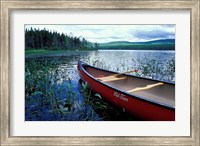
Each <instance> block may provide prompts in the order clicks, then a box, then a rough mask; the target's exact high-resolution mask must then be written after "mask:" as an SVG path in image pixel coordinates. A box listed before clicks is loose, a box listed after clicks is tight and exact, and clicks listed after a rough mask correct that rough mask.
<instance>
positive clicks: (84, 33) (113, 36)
mask: <svg viewBox="0 0 200 146" xmlns="http://www.w3.org/2000/svg"><path fill="white" fill-rule="evenodd" d="M31 27H33V28H36V29H44V28H45V29H46V30H49V31H57V32H59V33H64V34H68V35H69V34H73V35H74V36H81V37H84V38H86V39H87V40H89V41H91V42H98V43H103V42H110V41H131V42H137V41H149V40H156V39H171V38H175V25H26V26H25V28H27V29H30V28H31Z"/></svg>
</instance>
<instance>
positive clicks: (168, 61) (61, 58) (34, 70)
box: [25, 50, 175, 121]
mask: <svg viewBox="0 0 200 146" xmlns="http://www.w3.org/2000/svg"><path fill="white" fill-rule="evenodd" d="M79 60H81V61H83V62H86V63H88V64H90V65H93V66H96V67H99V68H104V69H108V70H112V71H116V72H126V71H130V70H135V69H136V70H139V71H138V72H137V73H135V74H134V75H136V76H141V77H147V78H153V79H158V80H163V81H167V82H173V83H174V82H175V51H138V50H130V51H124V50H117V51H116V50H109V51H108V50H101V51H74V52H72V51H70V52H66V53H64V54H58V55H56V56H46V57H38V58H37V57H36V58H26V62H25V64H26V69H25V73H26V91H25V92H26V108H25V109H26V120H28V121H30V120H36V121H37V120H40V121H41V120H45V121H46V120H47V121H48V120H72V121H78V120H81V121H82V120H116V121H118V120H134V118H131V117H130V115H127V113H126V114H125V113H123V112H122V111H119V110H118V111H114V109H113V108H110V106H109V108H108V104H107V103H105V104H104V103H102V102H101V104H104V105H105V106H107V107H106V108H105V109H106V110H105V109H103V110H102V109H98V108H93V107H94V106H95V105H94V106H92V108H91V107H89V110H88V105H86V106H83V105H82V102H83V100H84V97H86V96H84V95H83V93H81V92H80V90H82V89H80V87H82V85H81V84H80V83H79V75H78V71H77V63H78V61H79ZM48 66H49V67H48ZM44 70H45V71H46V72H45V71H44ZM43 72H45V73H43ZM42 74H44V76H43V77H41V76H42ZM47 74H48V78H47V79H46V75H47ZM44 78H45V79H44ZM47 81H48V84H47V83H46V82H47ZM69 82H70V84H69ZM30 88H31V90H30ZM32 88H33V89H32ZM50 93H51V94H50ZM45 96H48V97H51V98H53V99H56V101H54V100H52V99H51V102H50V103H46V102H44V99H42V100H41V98H45ZM30 97H31V98H30ZM33 97H34V98H39V99H37V103H35V102H36V101H35V100H33ZM69 98H73V99H74V100H76V102H74V101H73V107H75V108H73V109H71V107H70V108H69V107H68V109H67V110H66V104H67V102H69V101H70V103H71V102H72V100H70V99H69ZM75 98H76V99H75ZM66 99H67V100H68V101H66ZM45 101H46V99H45ZM58 101H59V102H58ZM61 101H62V103H60V102H61ZM41 102H42V103H43V104H42V106H44V108H40V107H41ZM98 102H99V101H98ZM55 103H56V107H59V110H60V109H62V108H63V109H65V111H62V112H66V113H65V114H64V115H65V116H58V112H56V113H54V114H52V111H54V112H55V111H57V110H58V109H55ZM58 103H59V104H58ZM77 103H78V104H77ZM80 103H81V104H80ZM51 104H52V105H51ZM39 105H40V106H39ZM50 105H51V106H52V107H53V109H52V107H50ZM80 105H81V106H80ZM98 106H99V105H98ZM105 106H104V107H105ZM30 107H31V108H30ZM37 108H39V109H40V111H36V112H35V111H34V110H37ZM83 109H84V110H83ZM50 111H51V112H50ZM83 111H85V112H87V113H89V114H86V115H85V113H83ZM88 111H89V112H88ZM62 112H61V114H62ZM102 112H103V115H101V114H102ZM109 112H111V113H109ZM30 113H38V114H39V115H34V114H30ZM69 113H70V114H69ZM113 113H115V114H116V115H115V116H113V115H114V114H113ZM43 115H45V117H44V116H43ZM66 115H67V116H66ZM75 115H76V116H75ZM66 117H67V118H66Z"/></svg>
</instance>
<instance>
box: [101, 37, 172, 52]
mask: <svg viewBox="0 0 200 146" xmlns="http://www.w3.org/2000/svg"><path fill="white" fill-rule="evenodd" d="M99 49H101V50H109V49H110V50H114V49H117V50H175V39H162V40H154V41H148V42H128V41H115V42H109V43H102V44H99Z"/></svg>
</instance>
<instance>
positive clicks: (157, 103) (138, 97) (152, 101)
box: [78, 61, 175, 110]
mask: <svg viewBox="0 0 200 146" xmlns="http://www.w3.org/2000/svg"><path fill="white" fill-rule="evenodd" d="M78 64H80V68H81V70H82V71H83V72H84V73H85V74H87V76H89V77H90V78H92V79H93V80H95V81H96V82H98V83H99V84H103V85H104V86H106V87H108V88H111V89H113V90H116V91H118V92H121V93H123V94H125V95H127V96H128V97H130V98H136V99H139V100H143V101H145V102H150V103H152V104H155V105H158V106H162V107H165V108H168V109H170V110H175V107H174V106H171V105H167V104H164V103H161V102H158V101H155V100H151V99H147V98H145V97H142V96H138V95H135V94H134V93H132V94H130V93H128V92H125V91H123V90H120V89H118V88H115V87H113V86H111V85H108V84H106V83H104V82H101V81H99V80H98V79H96V78H94V77H93V76H92V75H91V74H89V73H88V72H87V71H86V70H85V68H84V67H87V66H88V67H91V68H94V69H97V70H101V71H106V72H110V73H115V74H116V73H117V72H113V71H109V70H105V69H101V68H97V67H94V66H91V65H88V64H86V63H84V62H82V61H79V62H78ZM126 76H129V77H135V78H141V79H145V80H151V81H156V82H162V83H165V84H171V85H175V84H174V83H171V82H166V81H160V80H154V79H149V78H144V77H137V76H134V75H126Z"/></svg>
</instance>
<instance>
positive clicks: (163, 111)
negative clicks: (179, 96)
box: [78, 61, 175, 121]
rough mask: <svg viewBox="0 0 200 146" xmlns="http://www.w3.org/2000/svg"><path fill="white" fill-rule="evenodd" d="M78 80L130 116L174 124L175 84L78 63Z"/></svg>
mask: <svg viewBox="0 0 200 146" xmlns="http://www.w3.org/2000/svg"><path fill="white" fill-rule="evenodd" d="M78 71H79V75H80V77H81V79H82V80H83V81H85V82H88V84H89V85H90V86H91V88H92V89H93V90H94V91H95V92H97V93H99V94H100V95H101V96H102V98H104V99H105V100H107V101H108V102H110V103H112V104H114V105H115V106H117V107H119V108H121V109H123V110H125V111H127V112H129V113H130V114H132V115H133V116H136V117H139V118H141V119H144V120H149V121H175V84H172V83H167V82H161V81H158V80H152V79H147V78H141V77H136V76H132V75H126V74H119V73H116V72H111V71H108V70H104V69H99V68H96V67H93V66H90V65H88V64H85V63H83V62H81V61H79V63H78Z"/></svg>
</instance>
